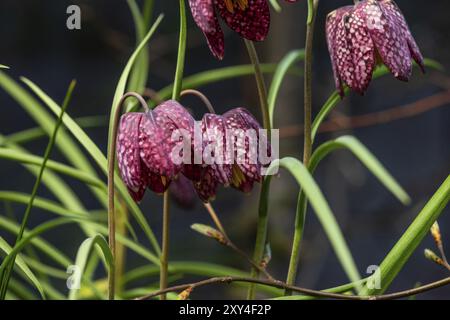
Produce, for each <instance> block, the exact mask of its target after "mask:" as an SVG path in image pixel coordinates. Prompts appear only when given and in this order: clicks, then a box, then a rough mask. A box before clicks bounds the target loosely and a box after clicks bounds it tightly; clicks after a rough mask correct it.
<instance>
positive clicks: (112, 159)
mask: <svg viewBox="0 0 450 320" xmlns="http://www.w3.org/2000/svg"><path fill="white" fill-rule="evenodd" d="M129 97H134V98H136V99H137V100H138V101H139V103H140V104H141V106H142V107H143V108H144V109H146V110H148V106H147V103H146V102H145V100H144V98H142V96H140V95H139V94H138V93H136V92H128V93H126V94H124V95H123V96H122V98H120V101H119V104H118V108H117V109H116V112H115V114H114V120H113V128H112V137H113V138H112V140H111V145H110V148H109V149H108V243H109V249H110V250H111V254H112V256H113V261H114V262H115V259H116V217H115V203H114V202H115V201H114V200H115V199H114V174H115V163H116V144H117V140H116V137H117V131H118V129H119V120H120V115H121V114H122V109H123V106H124V102H125V100H126V99H127V98H129ZM115 288H116V283H115V271H114V268H110V270H109V272H108V299H110V300H114V296H115Z"/></svg>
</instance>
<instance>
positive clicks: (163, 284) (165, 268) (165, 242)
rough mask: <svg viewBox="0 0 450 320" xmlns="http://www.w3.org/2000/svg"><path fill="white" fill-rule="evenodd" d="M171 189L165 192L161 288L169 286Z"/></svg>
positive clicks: (163, 298) (163, 296)
mask: <svg viewBox="0 0 450 320" xmlns="http://www.w3.org/2000/svg"><path fill="white" fill-rule="evenodd" d="M169 204H170V201H169V191H166V192H164V205H163V234H162V254H161V267H160V276H159V287H160V289H161V290H163V289H165V288H167V283H168V280H167V277H168V273H169V272H168V268H169V227H170V224H169V222H170V208H169ZM160 298H161V300H166V298H167V297H166V295H165V294H162V295H161V297H160Z"/></svg>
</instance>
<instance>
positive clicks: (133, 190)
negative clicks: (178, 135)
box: [116, 101, 194, 201]
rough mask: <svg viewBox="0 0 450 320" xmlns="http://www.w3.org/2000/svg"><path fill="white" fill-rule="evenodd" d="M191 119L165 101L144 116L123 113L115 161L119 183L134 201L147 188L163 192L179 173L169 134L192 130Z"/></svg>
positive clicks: (183, 110) (172, 104)
mask: <svg viewBox="0 0 450 320" xmlns="http://www.w3.org/2000/svg"><path fill="white" fill-rule="evenodd" d="M193 123H194V119H193V118H192V117H191V115H190V114H189V113H188V112H187V111H186V110H185V109H184V108H183V107H182V106H181V105H180V104H178V103H177V102H176V101H166V102H164V103H162V104H161V105H159V106H158V107H156V108H155V109H154V110H150V111H147V112H145V113H126V114H124V115H122V117H121V119H120V126H119V131H118V135H117V150H116V152H117V162H118V165H119V171H120V174H121V177H122V180H123V181H124V183H125V184H126V186H127V188H128V190H129V192H130V194H131V196H132V197H133V199H134V200H135V201H140V200H141V199H142V197H143V196H144V192H145V189H146V188H147V187H148V188H149V189H151V190H152V191H154V192H156V193H163V192H164V191H166V190H167V188H168V187H169V184H170V182H171V180H172V179H174V177H175V176H176V175H177V174H178V173H179V172H180V171H181V167H182V165H181V164H175V163H174V162H173V161H172V158H171V152H172V150H173V148H174V146H175V144H176V141H173V139H172V132H173V131H174V130H176V129H185V130H187V131H189V130H191V129H192V128H193Z"/></svg>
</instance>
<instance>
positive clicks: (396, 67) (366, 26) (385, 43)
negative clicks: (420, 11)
mask: <svg viewBox="0 0 450 320" xmlns="http://www.w3.org/2000/svg"><path fill="white" fill-rule="evenodd" d="M326 33H327V42H328V49H329V52H330V56H331V62H332V66H333V72H334V78H335V83H336V88H337V89H338V90H339V92H340V94H341V96H343V93H344V84H345V85H347V86H348V87H350V88H351V89H352V90H354V91H356V92H358V93H360V94H364V92H365V91H366V90H367V88H368V86H369V84H370V81H371V80H372V74H373V71H374V69H375V67H376V65H377V63H378V62H382V63H383V64H384V65H386V67H387V68H388V69H389V70H390V71H391V73H392V74H393V75H394V76H395V77H396V78H397V79H399V80H402V81H408V80H409V78H410V77H411V74H412V60H415V61H416V62H417V64H418V65H419V66H420V67H421V69H422V71H424V63H423V56H422V54H421V53H420V50H419V48H418V46H417V44H416V42H415V40H414V38H413V36H412V34H411V32H410V30H409V27H408V24H407V22H406V20H405V18H404V16H403V14H402V12H401V11H400V9H399V7H398V6H397V4H396V3H395V2H394V1H393V0H364V1H360V2H358V3H357V4H355V5H353V6H345V7H342V8H339V9H337V10H335V11H333V12H331V13H330V14H329V15H328V17H327V22H326Z"/></svg>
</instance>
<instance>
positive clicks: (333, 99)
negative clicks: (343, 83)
mask: <svg viewBox="0 0 450 320" xmlns="http://www.w3.org/2000/svg"><path fill="white" fill-rule="evenodd" d="M424 63H425V66H427V67H429V68H432V69H435V70H443V67H442V65H441V64H439V63H438V62H436V61H434V60H431V59H425V61H424ZM387 74H389V70H388V68H386V67H385V66H382V67H379V68H377V69H376V70H375V72H374V74H373V79H377V78H380V77H382V76H384V75H387ZM344 93H345V95H348V94H349V93H350V90H349V89H348V87H345V90H344ZM340 101H341V97H340V96H339V92H338V91H335V92H334V93H333V94H332V95H331V96H330V97H329V98H328V100H327V101H326V102H325V104H324V105H323V106H322V108H321V109H320V111H319V113H318V114H317V116H316V117H315V118H314V122H313V124H312V131H311V136H312V141H314V139H315V137H316V135H317V131H318V130H319V127H320V125H321V124H322V122H323V121H324V120H325V119H326V118H327V117H328V115H329V114H330V112H331V111H332V110H333V109H334V107H336V106H337V105H338V103H339V102H340Z"/></svg>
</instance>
